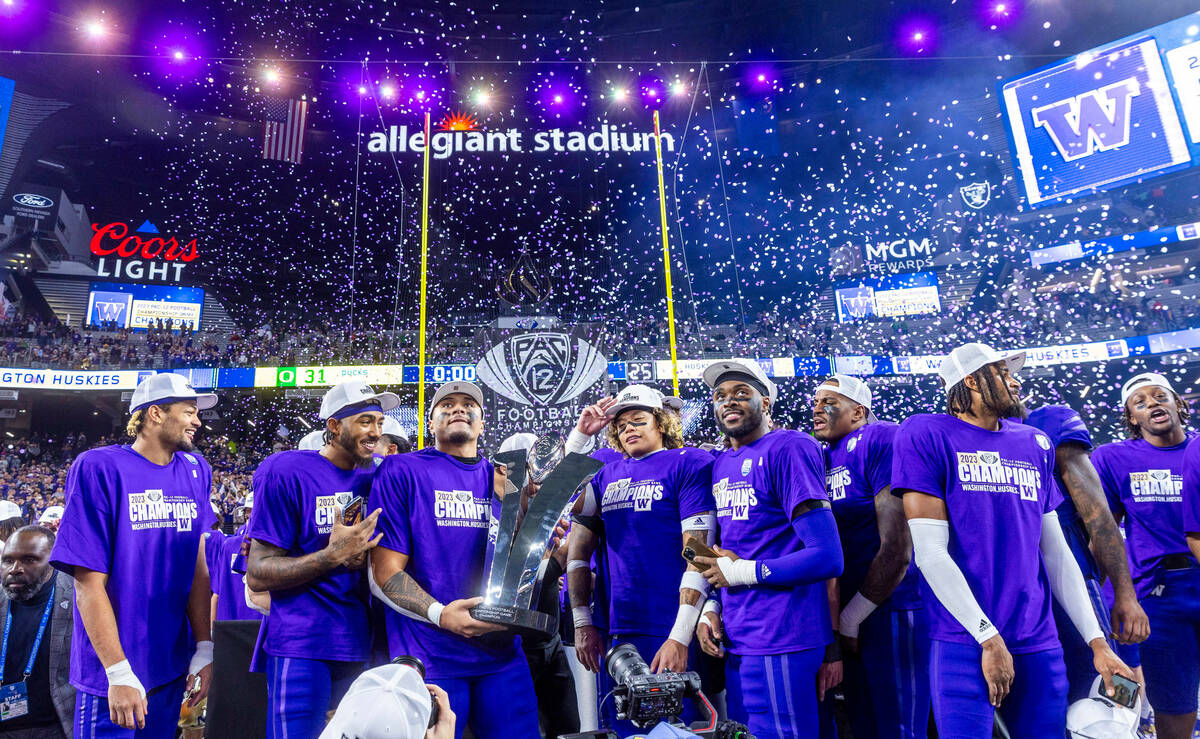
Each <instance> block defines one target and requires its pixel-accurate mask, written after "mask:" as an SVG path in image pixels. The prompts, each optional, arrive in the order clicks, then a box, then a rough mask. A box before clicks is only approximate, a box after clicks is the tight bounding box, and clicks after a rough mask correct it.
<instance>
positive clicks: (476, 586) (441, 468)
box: [369, 448, 520, 682]
mask: <svg viewBox="0 0 1200 739" xmlns="http://www.w3.org/2000/svg"><path fill="white" fill-rule="evenodd" d="M493 499H494V495H493V480H492V464H491V463H490V462H489V461H487V460H486V459H480V460H479V461H478V462H475V463H474V464H468V463H466V462H463V461H462V460H460V459H456V458H454V457H452V456H450V455H449V454H445V453H443V452H439V451H438V450H436V449H432V448H426V449H423V450H421V451H419V452H413V453H411V454H395V455H392V456H390V457H388V458H387V459H385V460H384V462H383V464H382V465H381V466H380V467H379V471H378V472H377V473H376V475H375V484H374V486H373V487H372V489H371V499H370V504H369V509H370V510H371V511H374V510H375V509H376V508H379V509H382V511H383V512H382V513H381V514H380V515H379V528H378V529H377V530H378V531H379V533H382V534H383V539H382V540H381V541H380V542H379V546H381V547H383V548H384V549H391V550H393V551H396V552H400V553H401V554H407V555H408V556H409V560H408V565H407V566H406V567H405V568H404V571H405V572H407V573H408V574H409V575H410V576H412V578H413V579H414V580H416V581H417V583H418V584H419V585H420V586H421V587H422V588H423V589H424V590H425V592H426V593H429V595H431V596H433V598H434V599H436V600H438V601H440V602H441V603H444V604H445V603H450V602H451V601H455V600H460V599H463V598H474V597H477V596H479V595H481V594H482V593H483V587H484V571H485V559H486V556H487V544H488V527H489V525H490V522H491V517H492V501H493ZM387 636H388V649H389V650H390V652H391V656H392V657H393V658H395V657H399V656H401V655H406V654H407V655H412V656H414V657H419V658H420V659H421V661H422V662H424V663H425V670H426V675H425V677H426V678H427V679H428V680H429V681H430V682H433V681H435V680H436V679H437V678H454V677H469V676H477V675H486V674H489V673H492V672H497V671H498V670H500V669H501V668H503V667H504V666H506V665H507V664H508V663H509V662H511V661H512V660H513V659H514V658H516V657H517V656H518V655H520V651H519V642H518V638H517V637H516V636H515V635H513V634H512V633H511V632H507V631H502V632H497V633H493V634H487V635H484V636H482V637H477V638H473V639H466V638H464V637H461V636H459V635H457V634H454V633H451V632H449V631H445V630H443V629H440V628H438V627H436V626H434V625H433V624H429V623H426V622H424V621H417V620H416V619H412V618H409V617H408V616H404V615H402V614H400V613H397V612H396V611H394V610H392V609H391V608H389V609H388V612H387Z"/></svg>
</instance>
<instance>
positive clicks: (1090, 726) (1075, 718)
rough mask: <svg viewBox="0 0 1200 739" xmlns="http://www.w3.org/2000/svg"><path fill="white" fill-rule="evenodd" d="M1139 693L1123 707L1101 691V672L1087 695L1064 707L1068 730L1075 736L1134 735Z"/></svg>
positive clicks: (1110, 738) (1129, 738)
mask: <svg viewBox="0 0 1200 739" xmlns="http://www.w3.org/2000/svg"><path fill="white" fill-rule="evenodd" d="M1141 704H1142V696H1141V693H1140V691H1139V694H1138V699H1137V702H1136V703H1135V704H1134V707H1133V708H1126V707H1125V706H1122V705H1120V704H1119V703H1116V702H1114V701H1113V700H1112V699H1111V698H1109V697H1108V696H1106V695H1104V694H1103V680H1102V678H1101V677H1100V676H1096V679H1095V680H1094V681H1093V682H1092V689H1091V690H1090V691H1088V695H1087V697H1086V698H1082V699H1080V700H1077V701H1075V702H1074V703H1072V704H1071V705H1070V707H1068V708H1067V734H1068V735H1069V736H1071V737H1078V739H1137V736H1138V732H1137V729H1138V720H1139V718H1140V716H1141Z"/></svg>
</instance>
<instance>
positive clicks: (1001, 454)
mask: <svg viewBox="0 0 1200 739" xmlns="http://www.w3.org/2000/svg"><path fill="white" fill-rule="evenodd" d="M1053 449H1054V447H1053V445H1052V444H1051V442H1050V439H1049V438H1048V437H1047V436H1046V435H1045V434H1044V433H1042V432H1041V431H1038V430H1037V429H1035V428H1033V427H1031V426H1026V425H1024V424H1021V423H1015V422H1012V421H1009V420H1004V421H1001V422H1000V430H999V431H989V430H987V429H982V428H979V427H978V426H975V425H973V424H970V423H967V422H966V421H963V420H961V419H958V418H955V417H954V416H950V415H945V414H920V415H916V416H911V417H910V418H908V419H907V420H905V421H904V423H902V424H900V428H899V430H898V431H897V432H896V439H895V441H894V442H893V445H892V492H893V493H895V494H897V495H900V494H903V492H904V491H906V490H914V491H916V492H918V493H925V494H926V495H932V496H935V497H938V498H941V499H943V500H945V501H946V511H947V514H948V517H949V520H950V545H949V551H950V556H951V558H953V560H954V562H955V564H957V565H958V567H959V569H961V570H962V572H963V575H964V576H965V577H966V579H967V583H968V584H969V585H970V587H971V593H972V594H973V595H974V596H975V600H976V601H978V603H979V607H980V608H982V609H983V612H984V613H985V614H986V615H987V617H988V618H989V619H991V621H992V623H993V624H994V625H995V626H996V628H997V629H998V630H999V631H1000V634H1001V636H1003V637H1004V642H1005V644H1007V646H1008V649H1009V651H1010V652H1012V653H1014V654H1022V653H1029V652H1038V651H1042V650H1045V649H1052V648H1053V647H1054V646H1056V645H1057V644H1058V632H1057V630H1056V629H1055V625H1054V616H1053V615H1052V613H1051V610H1050V606H1051V603H1050V598H1051V595H1050V585H1049V581H1048V579H1047V577H1046V570H1045V567H1044V566H1043V565H1042V554H1041V539H1042V517H1043V516H1044V515H1045V514H1046V513H1049V512H1050V511H1053V510H1054V509H1055V508H1056V507H1057V506H1058V505H1059V503H1061V502H1062V495H1061V494H1060V493H1059V491H1058V486H1057V485H1055V484H1054V479H1053V473H1054V457H1053V454H1054V451H1053ZM923 591H924V592H925V593H926V596H925V598H926V600H925V603H926V606H927V607H928V608H929V611H928V612H929V614H930V636H931V637H932V638H934V639H940V640H942V641H950V642H957V643H960V644H971V645H974V644H976V643H977V642H976V641H975V638H974V636H973V635H972V634H968V633H967V631H966V630H965V629H964V628H963V627H962V625H961V624H959V623H958V621H957V620H956V619H955V618H954V617H953V616H951V615H950V613H949V611H947V610H946V609H945V607H943V606H942V604H941V602H940V601H938V599H937V597H936V596H934V595H933V592H932V591H930V590H929V589H928V588H923ZM987 625H988V624H986V623H981V624H980V625H979V627H978V628H979V629H980V630H984V629H986V627H987Z"/></svg>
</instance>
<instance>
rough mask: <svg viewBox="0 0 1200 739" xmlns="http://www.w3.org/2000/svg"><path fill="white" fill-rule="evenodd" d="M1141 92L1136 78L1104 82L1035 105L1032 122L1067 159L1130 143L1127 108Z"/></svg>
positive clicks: (1078, 157) (1079, 157)
mask: <svg viewBox="0 0 1200 739" xmlns="http://www.w3.org/2000/svg"><path fill="white" fill-rule="evenodd" d="M1140 94H1142V88H1141V86H1140V85H1139V84H1138V81H1137V80H1136V79H1133V78H1130V79H1126V80H1121V81H1120V82H1114V83H1113V84H1111V85H1105V86H1104V87H1101V88H1100V89H1098V90H1091V91H1089V92H1085V93H1083V94H1082V95H1076V96H1075V97H1070V98H1067V99H1065V100H1059V101H1058V102H1056V103H1051V104H1049V105H1043V106H1042V107H1040V108H1034V109H1033V110H1032V111H1031V112H1032V114H1033V122H1034V125H1036V126H1039V127H1041V128H1044V129H1046V133H1048V134H1049V135H1050V138H1051V139H1053V140H1054V145H1055V146H1056V147H1058V153H1059V154H1061V155H1062V158H1063V159H1065V160H1066V161H1068V162H1071V161H1074V160H1076V159H1081V158H1083V157H1087V156H1091V155H1092V154H1094V153H1096V151H1108V150H1109V149H1115V148H1117V147H1118V146H1124V145H1126V144H1128V143H1129V124H1130V117H1129V108H1130V106H1131V104H1132V103H1133V99H1134V98H1135V97H1137V96H1138V95H1140Z"/></svg>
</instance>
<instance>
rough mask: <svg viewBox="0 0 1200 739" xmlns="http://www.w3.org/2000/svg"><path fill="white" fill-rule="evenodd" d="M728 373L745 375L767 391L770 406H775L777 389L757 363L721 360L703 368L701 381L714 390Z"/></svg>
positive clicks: (752, 361)
mask: <svg viewBox="0 0 1200 739" xmlns="http://www.w3.org/2000/svg"><path fill="white" fill-rule="evenodd" d="M730 373H733V374H740V375H747V376H749V377H750V378H751V379H753V380H754V381H755V382H757V383H758V384H759V385H762V386H763V388H765V389H766V391H767V398H768V399H769V400H770V401H771V405H775V398H776V397H778V395H779V388H777V387H775V383H773V382H771V380H770V378H768V377H767V373H766V372H763V369H762V367H761V366H759V364H758V362H756V361H754V360H753V359H722V360H720V361H717V362H713V363H712V364H710V365H708V366H707V367H705V368H704V374H703V375H702V379H703V380H704V384H705V385H708V386H709V387H710V388H715V387H716V386H717V385H719V384H721V378H722V377H723V376H725V375H728V374H730Z"/></svg>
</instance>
